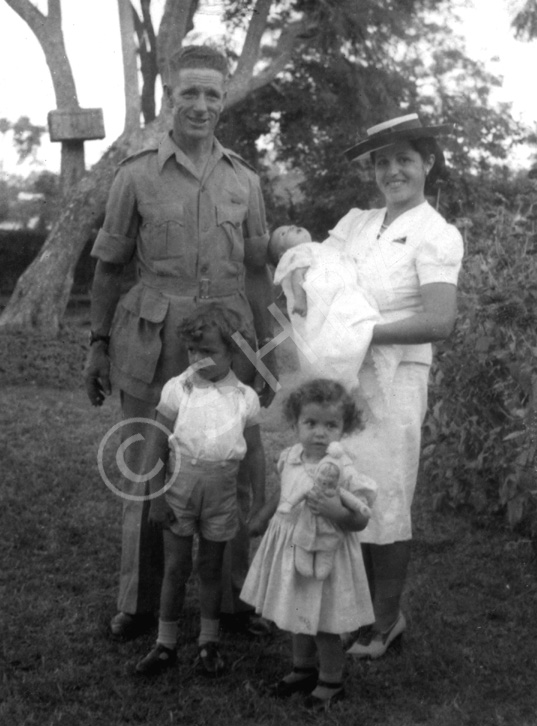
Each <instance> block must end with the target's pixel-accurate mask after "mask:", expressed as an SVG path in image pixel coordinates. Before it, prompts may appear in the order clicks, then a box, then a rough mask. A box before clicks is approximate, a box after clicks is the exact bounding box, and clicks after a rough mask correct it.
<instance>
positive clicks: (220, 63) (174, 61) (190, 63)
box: [167, 45, 229, 80]
mask: <svg viewBox="0 0 537 726" xmlns="http://www.w3.org/2000/svg"><path fill="white" fill-rule="evenodd" d="M183 68H211V69H212V70H215V71H219V72H220V73H221V74H222V75H223V76H224V80H227V77H228V74H229V68H228V62H227V58H226V56H225V55H224V54H223V53H222V52H221V51H219V50H217V49H216V48H213V47H212V46H210V45H187V46H186V47H185V48H180V49H179V50H178V51H177V52H175V53H174V54H173V55H172V56H171V58H170V60H169V61H168V69H167V70H168V74H167V75H168V79H170V78H171V76H173V75H174V74H176V73H178V72H179V71H181V70H183Z"/></svg>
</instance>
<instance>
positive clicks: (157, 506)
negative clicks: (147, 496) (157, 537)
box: [148, 495, 175, 527]
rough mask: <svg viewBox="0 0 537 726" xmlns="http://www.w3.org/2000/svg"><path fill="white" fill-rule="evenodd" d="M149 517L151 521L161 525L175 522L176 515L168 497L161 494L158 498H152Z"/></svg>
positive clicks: (164, 525)
mask: <svg viewBox="0 0 537 726" xmlns="http://www.w3.org/2000/svg"><path fill="white" fill-rule="evenodd" d="M148 519H149V521H150V522H152V523H153V524H157V525H159V526H160V527H167V526H169V525H170V524H173V522H175V515H174V513H173V511H172V508H171V507H170V505H169V504H168V502H167V501H166V497H164V496H163V495H161V496H159V497H156V499H152V500H151V506H150V507H149V514H148Z"/></svg>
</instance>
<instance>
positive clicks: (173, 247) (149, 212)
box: [140, 202, 185, 260]
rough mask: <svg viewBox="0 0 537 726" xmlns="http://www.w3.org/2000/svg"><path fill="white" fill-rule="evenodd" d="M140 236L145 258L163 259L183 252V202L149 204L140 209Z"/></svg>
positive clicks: (177, 255) (174, 256)
mask: <svg viewBox="0 0 537 726" xmlns="http://www.w3.org/2000/svg"><path fill="white" fill-rule="evenodd" d="M140 213H141V216H142V224H141V227H140V236H141V239H142V244H143V247H144V250H145V256H146V259H147V258H149V259H153V260H164V259H169V258H177V257H182V256H183V254H184V250H183V247H184V244H185V241H184V237H185V234H184V230H185V214H184V208H183V204H182V203H181V202H174V203H173V204H169V203H167V204H151V205H147V207H146V208H145V209H143V208H142V209H141V210H140Z"/></svg>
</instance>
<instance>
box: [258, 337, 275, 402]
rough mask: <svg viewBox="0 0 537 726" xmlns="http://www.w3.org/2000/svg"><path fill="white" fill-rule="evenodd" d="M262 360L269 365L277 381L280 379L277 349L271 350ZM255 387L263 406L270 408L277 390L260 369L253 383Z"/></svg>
mask: <svg viewBox="0 0 537 726" xmlns="http://www.w3.org/2000/svg"><path fill="white" fill-rule="evenodd" d="M261 360H262V361H263V363H264V364H265V365H266V366H267V368H268V369H269V371H270V372H271V373H272V375H273V376H274V378H275V379H276V381H277V380H278V362H277V360H276V349H273V350H271V351H270V352H269V353H267V354H266V355H264V356H263V357H262V358H261ZM253 389H254V391H255V392H256V393H257V395H258V396H259V402H260V404H261V405H262V406H263V408H268V407H269V406H270V404H271V403H272V401H273V400H274V396H275V395H276V391H275V389H274V387H273V386H271V385H270V383H269V382H268V381H267V380H265V378H264V377H263V376H262V375H261V373H260V372H259V371H256V374H255V378H254V383H253Z"/></svg>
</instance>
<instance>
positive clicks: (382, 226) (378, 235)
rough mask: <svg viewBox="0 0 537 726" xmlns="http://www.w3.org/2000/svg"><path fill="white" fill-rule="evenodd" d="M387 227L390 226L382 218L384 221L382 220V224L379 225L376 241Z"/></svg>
mask: <svg viewBox="0 0 537 726" xmlns="http://www.w3.org/2000/svg"><path fill="white" fill-rule="evenodd" d="M389 226H390V223H389V222H386V217H384V220H383V222H382V224H381V225H380V229H379V233H378V234H377V239H379V238H380V237H382V235H383V234H384V232H385V231H386V230H387V229H388V227H389Z"/></svg>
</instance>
